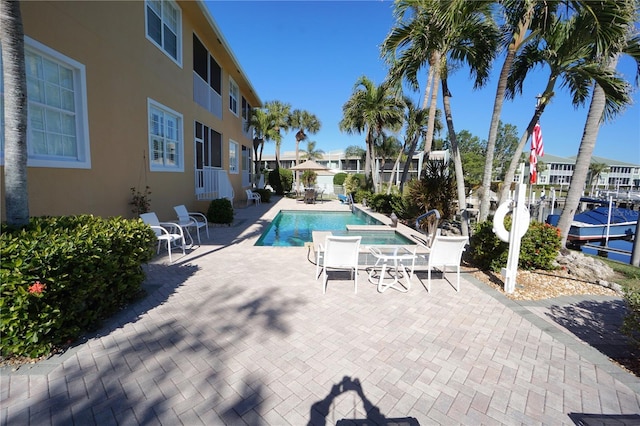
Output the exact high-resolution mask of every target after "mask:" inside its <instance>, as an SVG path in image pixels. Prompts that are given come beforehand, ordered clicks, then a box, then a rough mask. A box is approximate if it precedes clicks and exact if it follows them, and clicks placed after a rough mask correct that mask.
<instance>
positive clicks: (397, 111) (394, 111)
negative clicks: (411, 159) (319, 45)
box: [339, 76, 403, 188]
mask: <svg viewBox="0 0 640 426" xmlns="http://www.w3.org/2000/svg"><path fill="white" fill-rule="evenodd" d="M402 108H403V107H402V103H401V101H400V100H398V98H397V97H396V96H395V93H394V91H393V90H392V89H391V87H390V86H389V85H388V84H385V83H383V84H381V85H379V86H376V85H375V83H374V82H373V81H371V80H370V79H369V78H367V77H365V76H362V77H360V78H359V79H358V81H357V82H356V84H355V86H354V89H353V93H352V95H351V97H350V98H349V99H348V100H347V102H346V103H345V104H344V105H343V106H342V114H343V118H342V120H340V123H339V126H340V130H341V131H343V132H346V133H347V134H353V133H358V134H362V133H365V142H366V157H365V176H366V180H367V182H369V181H372V182H373V185H374V188H375V186H376V180H377V177H376V176H375V173H374V170H373V167H374V159H375V153H376V149H375V145H376V140H377V139H378V138H381V137H382V133H383V131H384V130H385V129H389V130H391V131H397V130H399V129H400V127H401V126H402Z"/></svg>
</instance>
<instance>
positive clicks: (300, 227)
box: [255, 209, 415, 247]
mask: <svg viewBox="0 0 640 426" xmlns="http://www.w3.org/2000/svg"><path fill="white" fill-rule="evenodd" d="M347 225H382V223H381V222H380V221H379V220H377V219H376V218H374V217H371V216H369V215H368V214H366V213H364V212H361V211H360V210H357V209H356V211H355V212H354V213H351V212H319V211H295V210H280V212H279V213H278V214H277V215H276V217H275V218H274V219H273V221H272V222H271V224H270V225H269V226H268V227H267V229H265V231H264V232H263V233H262V235H261V236H260V238H258V241H256V244H255V245H256V246H279V247H302V246H304V243H306V242H310V241H312V232H313V231H331V233H333V234H334V235H362V244H365V245H367V244H368V245H380V244H415V242H413V241H411V240H409V239H408V238H406V237H404V236H403V235H402V234H399V233H398V232H395V231H394V230H393V229H391V228H389V230H381V231H377V230H376V231H347Z"/></svg>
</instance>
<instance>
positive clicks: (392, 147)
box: [376, 133, 404, 190]
mask: <svg viewBox="0 0 640 426" xmlns="http://www.w3.org/2000/svg"><path fill="white" fill-rule="evenodd" d="M403 148H404V146H403V144H402V142H400V140H399V139H398V138H397V137H396V136H394V135H387V134H384V133H383V134H382V138H381V141H380V144H378V145H376V153H377V157H379V158H380V180H379V181H378V190H380V189H381V187H382V183H383V182H382V181H383V176H384V166H385V164H387V160H388V159H389V158H393V157H395V156H399V155H402V151H403ZM391 176H393V172H392V173H391ZM389 187H391V180H389Z"/></svg>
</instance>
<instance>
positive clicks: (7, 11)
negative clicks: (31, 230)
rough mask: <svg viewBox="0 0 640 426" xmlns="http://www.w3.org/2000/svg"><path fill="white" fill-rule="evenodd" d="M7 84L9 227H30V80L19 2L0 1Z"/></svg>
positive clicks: (6, 152)
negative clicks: (28, 140) (28, 143)
mask: <svg viewBox="0 0 640 426" xmlns="http://www.w3.org/2000/svg"><path fill="white" fill-rule="evenodd" d="M0 40H1V41H2V43H0V46H1V48H2V57H3V58H4V61H3V65H2V78H3V80H4V125H5V131H4V181H5V182H4V187H5V207H6V216H7V223H8V224H9V225H14V226H23V225H27V224H28V223H29V194H28V191H27V77H26V73H25V63H24V29H23V26H22V14H21V13H20V2H18V1H5V0H2V1H0Z"/></svg>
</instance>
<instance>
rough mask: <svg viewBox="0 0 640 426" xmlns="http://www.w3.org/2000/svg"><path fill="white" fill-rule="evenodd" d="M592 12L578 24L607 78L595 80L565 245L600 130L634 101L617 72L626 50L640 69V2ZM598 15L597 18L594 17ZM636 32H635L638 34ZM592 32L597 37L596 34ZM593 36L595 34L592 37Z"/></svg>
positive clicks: (566, 211) (563, 217) (597, 6)
mask: <svg viewBox="0 0 640 426" xmlns="http://www.w3.org/2000/svg"><path fill="white" fill-rule="evenodd" d="M589 8H590V9H591V12H592V13H591V14H584V15H580V16H579V18H583V20H582V21H579V22H578V25H577V27H578V28H580V29H581V30H583V32H584V33H586V34H588V35H587V36H586V37H587V39H588V40H589V39H591V40H593V42H592V45H591V48H592V53H591V58H592V59H593V60H594V61H596V64H595V66H597V65H600V66H601V67H602V68H603V69H604V72H605V74H608V75H605V77H609V78H603V79H600V80H598V79H594V81H595V85H594V86H593V95H592V97H591V104H590V106H589V112H588V114H587V120H586V123H585V128H584V132H583V134H582V139H581V141H580V147H579V149H578V156H577V158H576V164H575V166H574V170H573V175H572V178H571V184H570V185H569V191H568V192H567V198H566V200H565V204H564V207H563V209H562V213H561V214H560V219H559V220H558V228H560V232H561V244H562V247H564V246H565V245H566V242H567V237H568V235H569V229H570V227H571V221H572V220H573V216H574V214H575V212H576V210H577V208H578V204H579V203H580V196H581V194H582V192H583V189H584V184H585V182H586V179H587V175H588V174H589V168H590V165H591V156H592V154H593V150H594V148H595V145H596V140H597V137H598V131H599V130H600V124H601V123H602V121H603V120H611V119H613V118H614V117H615V116H616V115H617V114H619V113H620V112H621V111H622V110H623V109H624V107H625V106H627V105H629V104H631V95H630V93H631V87H630V85H629V84H628V83H627V82H626V81H624V80H621V79H618V78H617V77H616V74H615V68H616V65H617V63H618V59H619V57H620V55H621V54H622V53H626V54H628V55H629V56H631V57H632V58H633V59H634V60H635V61H636V67H637V69H638V70H640V37H639V36H638V34H637V30H634V25H635V22H637V21H638V3H637V1H635V0H626V1H610V2H601V3H598V2H593V3H592V4H590V5H589ZM594 16H595V19H594V18H593V17H594ZM634 32H635V34H634ZM592 34H595V35H596V36H595V37H593V36H592ZM590 35H591V37H589V36H590Z"/></svg>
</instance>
